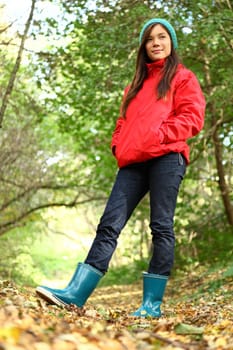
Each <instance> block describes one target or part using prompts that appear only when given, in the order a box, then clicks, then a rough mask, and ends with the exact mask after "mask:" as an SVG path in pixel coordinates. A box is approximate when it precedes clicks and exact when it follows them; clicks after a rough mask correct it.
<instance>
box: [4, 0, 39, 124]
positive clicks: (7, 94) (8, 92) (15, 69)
mask: <svg viewBox="0 0 233 350" xmlns="http://www.w3.org/2000/svg"><path fill="white" fill-rule="evenodd" d="M35 3H36V0H32V6H31V10H30V14H29V17H28V20H27V22H26V24H25V29H24V33H23V36H22V39H21V43H20V47H19V51H18V55H17V58H16V61H15V65H14V67H13V70H12V73H11V76H10V79H9V82H8V86H7V88H6V92H5V94H4V96H3V99H2V105H1V108H0V128H1V127H2V122H3V118H4V114H5V111H6V108H7V104H8V100H9V97H10V95H11V93H12V90H13V87H14V82H15V79H16V74H17V72H18V70H19V67H20V63H21V59H22V54H23V50H24V44H25V40H26V38H27V34H28V31H29V28H30V25H31V22H32V18H33V12H34V9H35Z"/></svg>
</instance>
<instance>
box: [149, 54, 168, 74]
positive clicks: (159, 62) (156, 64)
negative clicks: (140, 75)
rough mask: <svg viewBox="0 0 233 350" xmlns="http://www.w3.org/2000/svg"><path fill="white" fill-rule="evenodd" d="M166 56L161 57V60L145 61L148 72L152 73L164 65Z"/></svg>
mask: <svg viewBox="0 0 233 350" xmlns="http://www.w3.org/2000/svg"><path fill="white" fill-rule="evenodd" d="M165 61H166V58H162V59H161V60H157V61H154V62H152V63H146V67H147V71H148V74H149V75H150V74H153V72H155V71H156V72H157V71H159V70H161V69H162V68H163V67H164V64H165Z"/></svg>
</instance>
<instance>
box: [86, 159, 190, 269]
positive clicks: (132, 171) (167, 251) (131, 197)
mask: <svg viewBox="0 0 233 350" xmlns="http://www.w3.org/2000/svg"><path fill="white" fill-rule="evenodd" d="M185 170H186V162H185V159H184V157H183V156H182V155H181V154H180V153H169V154H166V155H163V156H161V157H158V158H153V159H151V160H149V161H146V162H143V163H135V164H132V165H129V166H126V167H124V168H121V169H119V171H118V173H117V176H116V180H115V183H114V186H113V188H112V191H111V194H110V197H109V199H108V202H107V204H106V207H105V210H104V213H103V215H102V217H101V219H100V222H99V225H98V227H97V231H96V237H95V239H94V241H93V244H92V246H91V248H90V250H89V253H88V255H87V258H86V260H85V263H87V264H90V265H92V266H94V267H95V268H97V269H98V270H100V271H101V272H103V273H105V272H106V271H107V270H108V265H109V262H110V260H111V257H112V255H113V253H114V251H115V249H116V246H117V239H118V237H119V235H120V233H121V230H122V229H123V227H124V226H125V224H126V223H127V221H128V219H129V218H130V216H131V214H132V212H133V210H134V209H135V208H136V206H137V205H138V203H139V202H140V200H141V199H142V198H143V197H144V196H145V195H146V193H148V192H149V196H150V197H149V198H150V229H151V234H152V242H153V253H152V257H151V259H150V263H149V267H148V272H149V273H155V274H160V275H170V271H171V268H172V266H173V262H174V247H175V236H174V231H173V221H174V213H175V208H176V201H177V195H178V191H179V187H180V183H181V181H182V179H183V176H184V174H185Z"/></svg>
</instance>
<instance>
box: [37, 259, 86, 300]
mask: <svg viewBox="0 0 233 350" xmlns="http://www.w3.org/2000/svg"><path fill="white" fill-rule="evenodd" d="M79 265H82V263H78V266H77V268H76V269H75V272H74V274H73V276H72V278H71V279H70V281H69V283H68V284H67V286H66V287H65V288H59V289H56V288H49V287H46V286H40V287H38V288H42V287H43V288H45V289H46V290H48V291H49V292H51V293H63V292H65V291H66V290H67V289H69V288H70V287H71V288H72V285H73V284H75V281H76V276H77V274H78V272H79V268H80V266H79Z"/></svg>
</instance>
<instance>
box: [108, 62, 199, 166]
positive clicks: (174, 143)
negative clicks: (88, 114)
mask: <svg viewBox="0 0 233 350" xmlns="http://www.w3.org/2000/svg"><path fill="white" fill-rule="evenodd" d="M164 63H165V59H163V60H159V61H155V62H153V63H150V64H147V69H148V77H147V78H146V79H145V81H144V83H143V86H142V88H141V90H140V91H139V92H138V93H137V95H136V96H135V97H134V99H133V100H132V101H131V102H130V104H129V106H128V108H127V111H126V117H125V118H123V117H119V118H118V120H117V122H116V128H115V131H114V133H113V136H112V143H111V147H112V150H113V153H114V155H115V157H116V159H117V162H118V166H119V168H122V167H124V166H126V165H129V164H132V163H138V162H144V161H146V160H149V159H152V158H154V157H159V156H162V155H164V154H166V153H169V152H180V153H182V154H183V155H184V156H185V158H186V160H187V163H189V146H188V145H187V143H186V141H187V139H189V138H191V137H193V136H195V135H196V134H197V133H198V132H199V131H200V130H201V129H202V127H203V124H204V112H205V99H204V96H203V94H202V91H201V88H200V85H199V83H198V81H197V79H196V77H195V75H194V73H193V72H191V71H190V70H188V69H187V68H185V67H184V66H183V65H182V64H179V66H178V69H177V72H176V74H175V76H174V78H173V80H172V83H171V88H170V90H169V94H168V96H167V98H166V99H160V100H157V99H156V93H155V91H156V87H157V85H158V83H159V80H160V77H161V70H162V68H163V66H164ZM128 90H129V86H128V87H126V89H125V95H126V94H127V92H128Z"/></svg>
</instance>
